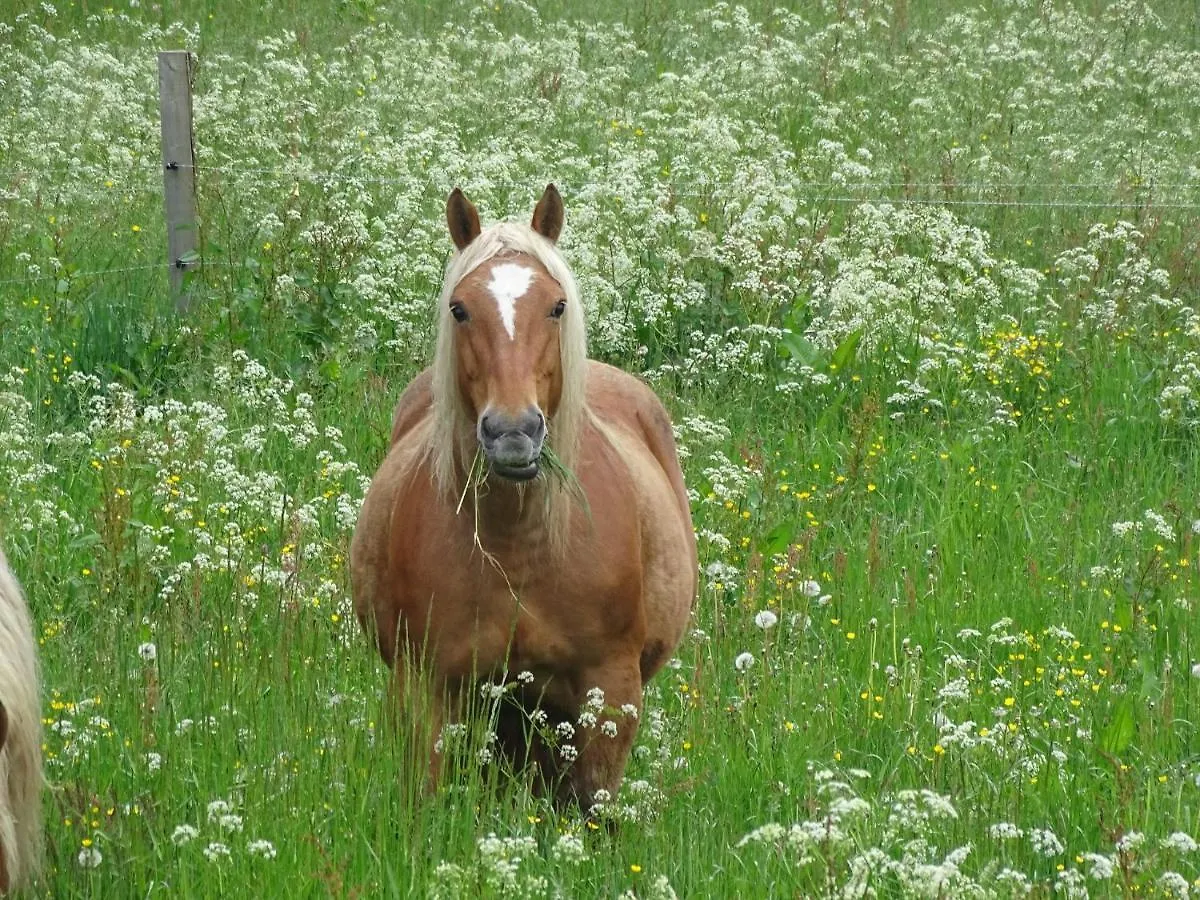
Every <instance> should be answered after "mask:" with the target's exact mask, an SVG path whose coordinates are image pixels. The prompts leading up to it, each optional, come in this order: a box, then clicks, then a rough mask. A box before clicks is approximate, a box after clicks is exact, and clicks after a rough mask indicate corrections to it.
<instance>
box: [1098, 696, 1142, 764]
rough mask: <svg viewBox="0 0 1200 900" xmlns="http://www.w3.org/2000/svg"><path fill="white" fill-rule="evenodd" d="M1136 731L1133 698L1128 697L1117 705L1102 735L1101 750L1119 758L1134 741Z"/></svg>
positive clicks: (1123, 698)
mask: <svg viewBox="0 0 1200 900" xmlns="http://www.w3.org/2000/svg"><path fill="white" fill-rule="evenodd" d="M1134 731H1135V725H1134V719H1133V698H1132V697H1130V696H1128V695H1126V696H1124V697H1122V698H1121V700H1120V702H1118V703H1117V708H1116V709H1114V710H1113V716H1112V719H1111V720H1110V721H1109V723H1108V725H1107V726H1106V727H1105V729H1104V732H1103V733H1102V734H1101V735H1100V749H1101V750H1103V751H1104V752H1105V753H1108V754H1110V755H1112V756H1119V755H1120V754H1122V753H1124V752H1125V748H1126V747H1128V746H1129V743H1130V741H1132V740H1133V735H1134Z"/></svg>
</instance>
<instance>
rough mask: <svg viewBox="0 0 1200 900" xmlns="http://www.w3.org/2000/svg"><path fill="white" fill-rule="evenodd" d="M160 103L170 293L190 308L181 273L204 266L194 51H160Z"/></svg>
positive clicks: (182, 307) (183, 308)
mask: <svg viewBox="0 0 1200 900" xmlns="http://www.w3.org/2000/svg"><path fill="white" fill-rule="evenodd" d="M158 107H159V115H160V117H161V119H162V154H163V206H164V209H165V211H166V218H167V262H168V263H169V264H170V267H171V268H170V279H171V296H172V297H174V298H175V305H176V308H177V309H178V310H179V311H180V312H187V309H188V304H189V300H190V298H189V297H188V296H187V294H186V293H185V292H184V290H183V274H184V272H187V271H192V270H195V269H198V268H200V253H199V250H200V215H199V213H198V212H197V209H196V154H195V149H194V147H193V145H192V55H191V53H190V52H188V51H187V50H164V51H162V52H161V53H159V54H158Z"/></svg>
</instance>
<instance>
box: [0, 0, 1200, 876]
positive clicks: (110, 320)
mask: <svg viewBox="0 0 1200 900" xmlns="http://www.w3.org/2000/svg"><path fill="white" fill-rule="evenodd" d="M797 6H800V7H801V9H800V10H799V11H798V12H796V13H790V12H787V11H784V10H781V9H775V8H774V4H773V3H762V2H754V3H752V4H751V5H750V6H749V7H746V8H743V7H730V6H725V5H723V4H722V5H717V6H713V7H711V8H710V7H707V6H705V5H703V4H699V3H695V2H687V0H671V2H664V3H660V4H649V3H646V4H642V3H636V4H627V5H624V6H622V5H617V4H613V5H608V4H600V3H582V2H578V0H557V2H549V0H548V2H545V3H526V2H514V0H499V2H494V0H490V2H487V3H483V4H475V3H467V2H458V0H438V2H435V3H430V4H416V3H412V4H401V3H397V4H385V3H376V2H373V0H345V2H339V3H337V4H330V5H328V7H326V5H324V4H320V5H318V4H302V3H297V2H295V0H291V2H282V0H280V2H268V3H264V4H261V8H259V7H260V5H259V4H243V3H235V2H232V0H163V2H161V3H150V2H148V0H141V2H140V3H136V2H134V3H131V2H128V0H118V2H115V3H114V4H113V5H112V6H104V5H102V4H99V3H96V2H91V0H89V2H82V0H77V2H74V3H65V2H57V3H56V4H55V5H54V6H51V5H50V4H48V3H43V4H39V5H32V4H30V5H29V6H28V10H27V11H26V12H23V13H20V14H18V13H17V12H11V13H9V14H6V15H4V16H3V17H0V107H3V114H2V115H0V333H2V334H3V340H2V341H0V535H2V539H3V542H4V544H5V546H6V548H7V550H8V554H9V558H10V561H11V563H12V565H13V567H14V569H15V570H16V571H17V573H18V575H19V576H20V578H21V580H22V581H23V583H24V585H25V588H26V590H27V593H28V595H29V599H30V603H31V606H32V609H33V613H34V616H35V619H36V622H37V627H38V636H39V639H40V644H41V654H42V660H43V667H44V678H45V721H46V738H45V749H46V761H47V775H48V778H49V781H50V789H49V790H48V791H47V795H46V805H45V808H46V814H47V828H48V847H47V859H46V869H45V873H44V877H43V880H42V881H41V883H40V884H39V885H38V887H37V888H36V889H35V890H34V891H32V892H31V895H32V896H44V897H54V898H66V897H84V896H87V897H93V896H94V897H152V896H171V897H219V896H220V897H224V896H228V897H239V896H244V897H277V896H278V897H283V896H288V897H292V896H294V897H323V896H335V897H362V898H365V897H389V896H430V897H459V896H461V897H478V896H494V897H500V896H505V897H508V896H528V897H558V896H561V897H589V898H590V897H617V896H627V897H630V896H636V897H640V898H653V897H657V898H666V897H673V896H679V897H738V896H740V897H745V898H749V897H808V896H828V897H835V896H836V897H866V896H879V897H930V898H932V897H991V896H997V897H1008V896H1033V897H1049V896H1051V895H1054V896H1058V895H1062V896H1067V897H1085V896H1089V894H1090V895H1091V896H1096V897H1128V896H1158V897H1176V898H1179V897H1187V896H1189V894H1191V895H1197V894H1200V850H1198V849H1197V839H1200V625H1198V624H1197V616H1198V614H1200V312H1198V310H1197V298H1198V297H1200V162H1198V161H1200V120H1198V119H1197V114H1196V110H1197V109H1200V13H1198V12H1197V10H1196V8H1195V6H1194V5H1193V4H1191V3H1183V2H1167V0H1159V2H1150V3H1143V2H1136V0H1117V2H1106V0H1073V2H1068V0H1063V2H1032V0H1030V2H1025V0H995V2H977V3H975V4H974V5H965V4H960V3H957V2H952V0H931V2H928V3H916V2H908V0H888V2H883V3H879V2H870V0H841V2H836V3H835V2H832V0H826V2H820V3H817V2H814V3H810V4H797ZM178 47H188V48H191V49H193V50H194V51H196V53H197V54H198V71H197V78H196V85H195V115H196V144H197V153H198V156H199V160H200V163H201V165H202V169H201V171H200V173H199V185H200V208H201V211H202V217H203V220H204V221H203V239H204V251H203V256H204V259H205V260H206V267H205V269H204V270H203V272H202V273H201V274H199V275H196V276H194V277H192V278H191V279H190V281H189V290H190V291H191V292H192V297H193V308H192V312H191V313H190V314H189V315H188V316H187V317H186V318H179V317H177V316H176V314H175V312H174V308H173V303H172V300H171V298H170V296H169V293H168V289H167V277H166V271H165V268H164V267H163V266H161V265H160V263H161V262H162V261H163V260H164V258H165V232H164V225H163V215H162V199H161V171H160V164H161V161H160V158H159V146H158V140H159V137H158V127H159V126H158V114H157V76H156V68H155V67H156V60H155V53H156V52H157V51H158V50H160V49H170V48H178ZM548 181H555V182H556V183H557V184H558V186H559V187H560V189H561V190H562V193H563V195H564V198H565V201H566V205H567V226H566V231H565V233H564V236H563V240H562V242H561V244H562V246H563V248H564V252H565V254H566V256H567V258H568V260H569V261H570V262H571V263H572V265H573V266H574V268H575V271H576V273H577V276H578V279H579V282H580V285H581V288H582V290H583V294H584V297H585V300H586V301H587V302H588V303H589V304H590V308H589V320H590V343H591V348H592V355H593V356H596V357H598V358H601V359H605V360H608V361H611V362H614V363H616V364H619V365H622V366H623V367H625V368H627V369H630V370H632V371H636V372H638V373H640V374H642V375H643V376H644V377H645V378H646V379H648V380H649V381H650V383H651V384H653V385H654V386H655V388H656V389H657V390H658V392H659V394H660V395H661V396H662V397H663V399H664V401H665V402H666V403H667V405H668V407H669V408H670V410H671V411H672V414H673V416H674V419H675V422H676V425H677V434H678V437H679V441H680V444H681V447H682V449H683V452H684V453H685V454H686V458H685V470H686V475H687V479H688V484H689V486H690V489H691V492H692V497H693V514H694V518H695V525H696V529H697V533H698V535H699V538H700V559H701V568H702V579H701V584H702V587H701V596H700V598H699V602H698V604H697V609H696V617H695V622H694V630H692V632H691V633H690V635H689V636H688V637H687V639H686V640H685V642H684V643H683V645H682V646H681V647H680V648H679V650H678V651H677V659H675V660H673V661H672V663H671V665H670V667H669V668H668V669H667V670H666V671H665V672H664V673H662V674H661V675H660V676H659V677H658V678H657V679H656V680H655V681H654V682H653V683H652V684H651V685H650V687H649V688H648V690H647V694H646V711H645V713H644V715H643V718H642V725H641V731H640V734H639V738H638V743H637V746H636V749H635V753H634V759H633V761H632V763H631V765H630V768H629V771H628V775H627V779H626V784H625V787H624V788H623V790H622V792H621V795H620V796H619V797H616V798H613V800H612V802H611V803H610V804H608V806H607V807H606V808H605V809H604V810H602V811H601V816H602V817H607V818H611V819H613V820H615V821H616V822H617V823H618V824H617V828H616V829H615V833H614V834H612V835H609V834H608V832H607V830H606V829H599V830H596V831H592V830H591V829H589V828H588V827H587V826H586V825H585V824H584V823H583V822H582V821H581V820H580V818H579V816H578V815H559V814H556V813H555V812H554V811H553V810H552V809H550V808H549V807H548V806H546V805H545V804H543V803H542V802H541V801H538V800H535V799H533V798H532V797H531V796H530V795H529V793H528V791H527V790H526V789H525V788H524V787H523V786H522V785H521V784H519V783H515V782H514V781H512V780H510V779H506V778H504V777H503V776H502V774H501V775H500V776H499V777H497V773H495V772H494V771H492V770H491V769H487V770H484V771H482V772H481V771H479V770H478V769H476V768H474V767H470V766H467V767H466V768H467V773H466V774H464V775H463V776H462V777H461V778H460V779H458V780H457V781H456V782H454V783H453V784H452V785H451V786H449V787H447V788H446V789H445V790H444V791H443V792H442V793H441V794H439V795H438V796H437V797H435V798H433V799H432V800H428V801H421V800H419V799H417V798H415V796H414V791H413V786H412V784H411V783H410V781H409V780H408V779H406V778H405V777H404V772H403V767H402V763H401V760H402V758H403V756H404V747H403V735H402V734H400V735H398V734H397V733H396V732H395V731H394V730H393V729H392V728H391V727H390V726H389V725H388V724H387V723H386V722H385V719H386V715H387V714H386V709H387V707H388V697H387V684H388V673H387V672H386V671H385V669H384V667H383V666H382V664H381V663H380V662H379V661H378V659H377V657H376V654H375V653H374V651H373V650H372V648H371V647H370V645H369V644H368V642H367V640H366V639H365V638H364V637H363V636H362V635H361V633H360V632H359V629H358V625H357V622H356V621H355V620H354V616H353V613H352V609H351V601H350V597H349V580H348V577H347V571H346V556H347V552H348V542H349V537H350V534H351V531H352V529H353V526H354V522H355V521H356V516H357V510H358V506H359V504H360V502H361V500H362V496H363V492H364V488H365V484H366V480H367V479H368V478H369V477H370V475H371V474H372V473H373V472H374V470H375V467H376V466H377V465H378V463H379V462H380V460H381V458H382V454H383V451H384V448H385V442H386V438H387V433H388V428H389V424H390V423H389V416H390V411H391V407H392V404H393V403H394V400H395V398H396V397H397V396H398V394H399V392H400V390H401V389H402V387H403V386H404V384H405V383H406V382H407V380H408V379H409V378H410V377H411V376H412V375H413V374H415V373H416V372H417V371H418V370H419V369H420V368H421V366H422V365H423V364H424V363H425V362H426V361H427V359H428V354H429V350H430V346H431V343H430V337H431V327H432V323H433V321H434V319H433V315H432V310H433V302H434V298H435V296H436V291H437V287H438V285H439V284H440V279H441V272H442V267H443V266H444V263H445V260H446V258H447V253H448V250H449V248H450V243H449V240H448V237H447V235H446V230H445V225H444V221H443V217H442V209H443V204H444V201H445V196H446V194H447V193H448V191H449V190H450V189H451V188H452V187H454V186H455V185H461V186H462V187H463V188H464V189H465V190H466V191H467V193H468V195H469V196H470V197H471V198H472V199H473V200H474V202H475V203H476V204H477V205H478V207H479V208H480V211H481V213H482V214H483V216H484V218H485V220H494V219H497V218H507V217H510V216H511V217H526V216H528V215H529V213H530V211H531V210H532V206H533V203H534V201H535V200H536V198H537V197H538V196H539V195H540V193H541V191H542V189H543V187H544V186H545V184H546V183H547V182H548ZM486 731H487V728H486V721H484V722H483V723H482V724H481V725H480V726H479V727H477V728H475V729H472V730H471V731H470V732H469V733H467V734H465V735H459V736H457V737H456V738H454V739H453V740H450V738H449V737H448V738H447V740H448V741H449V742H450V744H453V746H448V750H447V752H451V751H453V752H455V753H459V754H461V755H462V756H463V758H465V759H472V758H475V757H476V756H478V754H479V753H480V752H481V751H482V750H484V749H485V748H486V741H487V734H486Z"/></svg>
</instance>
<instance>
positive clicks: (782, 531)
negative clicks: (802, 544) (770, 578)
mask: <svg viewBox="0 0 1200 900" xmlns="http://www.w3.org/2000/svg"><path fill="white" fill-rule="evenodd" d="M795 535H796V525H795V523H794V522H788V521H783V522H780V523H779V524H778V525H776V526H775V527H774V528H772V529H771V530H770V531H768V532H767V533H766V535H765V536H764V537H763V539H762V543H760V544H759V545H758V549H759V550H761V551H762V553H763V555H764V556H774V555H775V554H776V553H783V552H784V551H786V550H787V548H788V547H789V546H790V545H791V543H792V538H793V537H795Z"/></svg>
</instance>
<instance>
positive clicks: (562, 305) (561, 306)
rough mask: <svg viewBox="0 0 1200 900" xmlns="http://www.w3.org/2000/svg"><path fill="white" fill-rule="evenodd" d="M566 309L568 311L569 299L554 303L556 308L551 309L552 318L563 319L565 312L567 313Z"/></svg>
mask: <svg viewBox="0 0 1200 900" xmlns="http://www.w3.org/2000/svg"><path fill="white" fill-rule="evenodd" d="M566 311H567V301H566V300H559V301H558V302H557V303H555V304H554V309H552V310H551V311H550V318H552V319H561V318H562V315H563V313H565V312H566Z"/></svg>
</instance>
